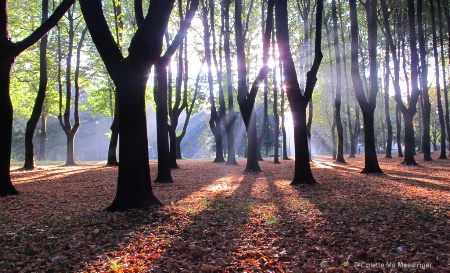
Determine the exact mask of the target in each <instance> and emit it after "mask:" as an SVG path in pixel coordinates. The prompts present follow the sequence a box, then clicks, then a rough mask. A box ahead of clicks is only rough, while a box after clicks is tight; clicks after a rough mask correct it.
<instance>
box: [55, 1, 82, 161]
mask: <svg viewBox="0 0 450 273" xmlns="http://www.w3.org/2000/svg"><path fill="white" fill-rule="evenodd" d="M74 9H75V8H74V7H73V9H72V10H70V9H69V12H68V16H67V18H68V20H69V30H68V31H69V45H68V53H67V59H66V102H65V109H64V115H63V114H62V92H63V91H62V84H61V73H60V72H61V71H60V69H61V68H60V67H59V69H58V76H59V96H60V100H59V103H60V106H59V109H60V113H59V115H58V120H59V124H60V125H61V128H62V129H63V131H64V133H65V134H66V139H67V143H66V146H67V147H66V164H65V165H66V166H73V165H76V163H75V155H74V142H75V135H76V133H77V131H78V128H79V127H80V117H79V114H78V99H79V94H80V87H79V84H78V79H79V74H80V58H81V48H82V46H83V42H84V38H85V35H86V32H87V29H86V28H85V29H84V30H83V31H82V33H81V37H80V41H79V43H78V45H77V51H76V54H77V55H76V68H75V78H74V81H75V95H74V98H73V101H74V107H73V111H74V112H73V118H74V124H73V126H72V125H71V122H70V112H71V107H72V106H71V105H72V103H71V101H72V82H71V62H72V54H73V47H74V38H75V26H74V18H73V13H74ZM58 39H60V36H59V37H58ZM58 50H59V51H61V46H60V40H59V42H58ZM61 54H62V53H61V52H59V58H61Z"/></svg>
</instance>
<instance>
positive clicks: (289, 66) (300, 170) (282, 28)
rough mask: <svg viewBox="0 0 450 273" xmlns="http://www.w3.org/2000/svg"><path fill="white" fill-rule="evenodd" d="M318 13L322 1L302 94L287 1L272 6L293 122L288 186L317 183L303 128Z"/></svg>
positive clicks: (318, 60) (316, 55) (317, 56)
mask: <svg viewBox="0 0 450 273" xmlns="http://www.w3.org/2000/svg"><path fill="white" fill-rule="evenodd" d="M322 12H323V1H322V0H318V1H317V6H316V33H315V34H316V37H315V43H314V45H315V46H314V62H313V65H312V67H311V70H310V71H309V72H308V73H307V75H306V85H305V90H304V92H302V91H301V89H300V85H299V82H298V79H297V74H296V71H295V66H294V61H293V59H292V54H291V52H290V45H289V29H288V12H287V0H277V1H276V3H275V14H276V26H277V31H276V35H277V42H278V50H279V52H280V58H281V60H282V62H283V67H284V78H285V84H286V93H287V95H288V100H289V105H290V106H291V112H292V118H293V123H294V143H295V173H294V178H293V180H292V182H291V184H293V185H295V184H315V183H317V182H316V180H315V179H314V177H313V175H312V172H311V165H310V161H309V151H308V134H307V128H306V107H307V106H308V102H309V101H310V99H311V97H312V92H313V91H314V86H315V84H316V82H317V78H316V75H317V71H318V70H319V66H320V63H321V61H322V57H323V55H322V51H321V41H322V33H321V32H322Z"/></svg>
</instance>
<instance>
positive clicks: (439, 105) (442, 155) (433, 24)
mask: <svg viewBox="0 0 450 273" xmlns="http://www.w3.org/2000/svg"><path fill="white" fill-rule="evenodd" d="M429 2H430V13H431V14H430V15H431V32H432V33H433V34H432V35H433V57H434V67H435V71H436V101H437V110H438V116H439V125H440V128H441V131H440V133H441V139H440V146H441V153H440V155H439V159H447V155H446V146H445V120H444V110H443V109H442V99H441V83H440V80H441V79H440V73H439V54H438V50H437V34H436V12H435V10H434V1H433V0H429ZM438 2H439V0H438ZM438 12H439V13H440V10H439V11H438Z"/></svg>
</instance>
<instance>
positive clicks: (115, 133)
mask: <svg viewBox="0 0 450 273" xmlns="http://www.w3.org/2000/svg"><path fill="white" fill-rule="evenodd" d="M113 6H114V23H115V25H114V27H115V35H116V41H117V46H118V47H119V49H120V51H122V44H121V42H122V29H123V25H124V20H123V14H122V6H121V4H120V2H119V1H117V2H116V1H113ZM109 96H110V98H109V99H110V107H111V116H112V117H113V121H112V123H111V127H110V130H111V140H110V141H109V147H108V159H107V162H106V166H119V161H118V159H117V144H118V141H119V117H118V115H119V111H118V108H119V107H118V101H117V88H115V89H114V106H113V102H112V101H113V94H112V90H111V89H110V94H109Z"/></svg>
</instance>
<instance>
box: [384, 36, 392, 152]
mask: <svg viewBox="0 0 450 273" xmlns="http://www.w3.org/2000/svg"><path fill="white" fill-rule="evenodd" d="M389 61H390V59H389V43H388V42H387V40H386V50H385V55H384V65H385V68H386V70H385V75H384V114H385V118H386V125H387V141H386V154H385V158H392V123H391V114H390V111H389V76H390V73H391V69H390V65H389Z"/></svg>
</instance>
